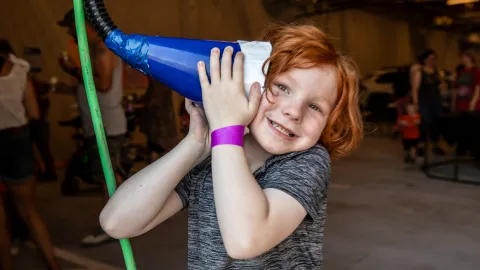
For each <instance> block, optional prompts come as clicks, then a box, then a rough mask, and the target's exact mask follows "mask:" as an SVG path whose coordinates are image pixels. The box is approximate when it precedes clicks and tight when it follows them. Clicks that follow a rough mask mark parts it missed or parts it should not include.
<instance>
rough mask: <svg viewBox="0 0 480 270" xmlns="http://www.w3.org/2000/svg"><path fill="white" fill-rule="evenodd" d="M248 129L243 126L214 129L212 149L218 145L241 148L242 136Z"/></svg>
mask: <svg viewBox="0 0 480 270" xmlns="http://www.w3.org/2000/svg"><path fill="white" fill-rule="evenodd" d="M247 131H248V128H246V127H245V126H243V125H232V126H226V127H222V128H218V129H215V130H214V131H213V132H212V134H211V138H212V143H211V145H212V148H213V147H215V146H218V145H225V144H227V145H236V146H240V147H243V136H244V135H245V134H246V133H247Z"/></svg>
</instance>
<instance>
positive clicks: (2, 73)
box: [0, 40, 60, 270]
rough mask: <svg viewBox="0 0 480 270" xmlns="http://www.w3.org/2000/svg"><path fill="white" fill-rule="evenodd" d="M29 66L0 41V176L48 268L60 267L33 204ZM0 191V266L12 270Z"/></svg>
mask: <svg viewBox="0 0 480 270" xmlns="http://www.w3.org/2000/svg"><path fill="white" fill-rule="evenodd" d="M29 69H30V65H29V64H28V63H27V62H26V61H25V60H23V59H20V58H17V57H16V56H15V55H14V54H13V50H12V49H11V46H10V44H9V43H8V41H7V40H0V149H1V150H0V179H1V180H3V182H4V183H5V185H6V186H7V190H8V192H11V193H12V197H13V201H14V203H15V206H16V208H17V211H18V214H19V215H20V217H21V218H22V219H23V220H24V221H25V223H26V224H27V227H28V229H29V233H30V235H31V237H32V240H33V241H34V242H35V244H36V245H37V248H38V250H39V252H40V253H41V255H42V256H43V258H44V259H45V262H46V263H47V265H48V269H60V266H59V264H58V262H57V261H56V260H55V257H54V255H53V246H52V242H51V241H50V235H49V233H48V231H47V228H46V227H45V223H44V222H43V221H42V219H41V217H40V215H39V214H38V211H37V209H36V205H35V176H34V160H33V149H32V143H31V141H30V138H29V129H28V121H29V120H31V121H35V120H38V119H39V117H40V112H39V108H38V104H37V100H36V96H35V91H34V89H33V85H32V82H31V80H30V79H29V78H28V72H29ZM2 196H3V195H2V194H1V193H0V265H1V266H2V269H4V270H11V269H13V266H12V259H11V254H10V248H11V242H10V237H5V236H7V235H9V234H8V231H7V226H6V223H7V217H6V212H5V206H4V198H2Z"/></svg>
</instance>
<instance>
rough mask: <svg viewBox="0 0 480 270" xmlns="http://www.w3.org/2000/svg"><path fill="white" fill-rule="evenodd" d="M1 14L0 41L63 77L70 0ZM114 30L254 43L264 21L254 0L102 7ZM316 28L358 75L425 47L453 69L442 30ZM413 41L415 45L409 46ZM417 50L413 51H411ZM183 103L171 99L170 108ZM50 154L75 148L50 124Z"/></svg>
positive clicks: (348, 24) (385, 24) (113, 1)
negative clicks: (31, 51) (33, 50)
mask: <svg viewBox="0 0 480 270" xmlns="http://www.w3.org/2000/svg"><path fill="white" fill-rule="evenodd" d="M4 2H5V3H3V4H2V9H0V37H7V38H8V39H9V40H10V41H11V42H12V43H13V46H14V47H15V49H16V50H17V51H19V52H21V51H22V50H23V46H39V47H41V48H42V51H43V67H44V72H43V73H42V74H41V75H40V77H42V78H44V79H46V78H49V77H50V76H53V75H55V76H58V77H59V78H60V79H61V80H62V81H66V82H68V81H69V77H68V76H66V75H65V74H64V73H63V72H61V70H60V68H59V66H58V64H57V58H58V56H59V55H60V53H61V51H62V50H64V49H65V48H66V46H67V40H68V39H67V38H68V37H67V35H66V34H65V30H64V29H61V28H59V27H58V26H57V25H56V21H57V20H59V19H61V18H62V16H63V14H64V13H65V12H66V11H67V10H68V9H69V8H70V7H71V3H72V2H71V1H63V0H23V1H4ZM105 3H106V6H107V8H108V9H109V11H110V14H111V16H112V18H113V19H114V21H115V22H116V24H117V25H118V26H119V27H120V28H121V29H122V30H123V31H125V32H126V33H139V34H147V35H155V34H157V35H164V36H172V37H190V38H204V39H223V40H237V39H247V40H248V39H255V38H257V37H258V36H259V35H260V34H261V32H262V29H263V28H264V26H265V25H266V24H267V23H268V22H269V20H270V18H269V17H268V15H267V14H266V13H265V12H264V10H263V7H262V5H261V1H260V0H242V1H239V0H177V1H172V0H142V1H132V0H105ZM308 21H310V22H313V23H315V24H316V25H318V26H319V27H320V28H322V29H324V30H325V31H326V32H327V33H329V34H330V35H331V36H332V37H333V38H334V43H335V44H336V45H337V48H338V49H339V50H340V51H344V52H346V53H347V54H349V55H351V56H352V57H353V58H354V60H355V61H356V62H357V64H358V66H359V67H360V69H361V72H362V73H367V72H370V71H372V70H375V69H378V68H381V67H382V66H392V65H401V64H406V63H410V62H411V61H413V59H414V57H415V55H416V54H417V51H418V50H419V49H418V48H414V46H412V44H423V43H422V41H421V40H420V42H419V40H416V39H419V38H420V39H421V38H422V37H423V38H425V40H426V42H425V44H426V45H427V46H428V47H432V48H434V49H436V50H437V51H438V54H439V60H440V61H439V64H440V65H441V66H443V67H447V68H450V69H451V68H453V67H454V66H455V65H456V55H457V52H456V39H454V38H455V37H454V36H452V35H451V34H447V33H445V32H441V31H431V32H428V31H425V32H424V33H422V34H421V35H412V32H411V29H412V26H411V25H409V24H408V23H406V22H404V21H398V20H394V19H390V18H388V17H385V16H379V15H376V14H372V13H367V12H363V11H359V10H351V11H345V12H338V13H332V14H325V15H319V16H315V17H311V18H309V19H308ZM414 39H415V40H414ZM417 47H418V46H417ZM181 101H182V98H181V97H179V96H178V95H176V94H175V95H174V98H173V102H174V105H175V107H176V108H178V105H179V104H180V102H181ZM73 102H74V99H73V97H70V96H64V95H58V94H55V95H53V96H52V109H51V115H50V116H51V117H50V118H51V120H52V122H54V124H55V122H56V120H58V119H62V118H63V119H64V118H65V117H68V115H69V114H70V112H71V108H69V104H72V103H73ZM53 129H54V132H53V133H54V135H53V136H54V137H55V146H56V147H55V149H56V150H55V155H56V156H57V157H60V158H64V157H67V156H68V155H69V153H70V152H71V150H72V149H73V144H72V142H71V140H70V138H69V134H70V133H69V132H70V131H68V130H62V129H59V128H58V127H56V126H55V125H54V127H53Z"/></svg>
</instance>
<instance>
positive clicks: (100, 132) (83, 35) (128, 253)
mask: <svg viewBox="0 0 480 270" xmlns="http://www.w3.org/2000/svg"><path fill="white" fill-rule="evenodd" d="M73 7H74V10H75V26H76V29H77V36H78V49H79V52H80V62H81V64H82V74H83V81H84V84H85V89H86V91H87V98H88V106H89V107H90V114H91V115H92V121H93V128H94V130H95V137H96V138H97V144H98V151H99V153H100V160H101V162H102V168H103V174H104V175H105V182H106V183H107V189H108V194H109V196H112V195H113V193H114V192H115V189H116V183H115V174H114V173H113V169H112V163H111V161H110V154H109V152H108V145H107V140H106V137H105V131H104V129H103V122H102V115H101V114H100V108H99V106H98V99H97V92H96V89H95V83H94V80H93V75H92V66H91V63H90V52H89V49H88V41H87V32H86V29H85V14H84V8H83V0H73ZM120 245H121V247H122V252H123V257H124V259H125V265H126V266H127V270H136V269H137V267H136V266H135V259H134V257H133V253H132V247H131V245H130V241H129V240H128V239H120Z"/></svg>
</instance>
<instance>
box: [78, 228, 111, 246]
mask: <svg viewBox="0 0 480 270" xmlns="http://www.w3.org/2000/svg"><path fill="white" fill-rule="evenodd" d="M112 241H115V239H114V238H112V237H111V236H110V235H108V234H107V233H106V232H104V231H103V230H102V229H99V230H98V231H96V232H94V233H92V234H90V235H88V236H86V237H85V238H83V239H82V241H81V245H82V247H93V246H98V245H101V244H106V243H109V242H112Z"/></svg>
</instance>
